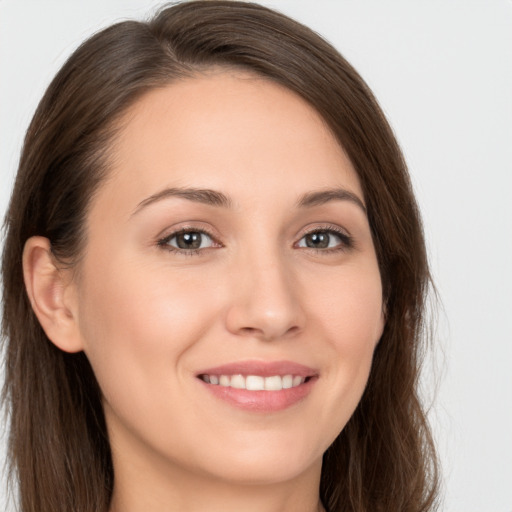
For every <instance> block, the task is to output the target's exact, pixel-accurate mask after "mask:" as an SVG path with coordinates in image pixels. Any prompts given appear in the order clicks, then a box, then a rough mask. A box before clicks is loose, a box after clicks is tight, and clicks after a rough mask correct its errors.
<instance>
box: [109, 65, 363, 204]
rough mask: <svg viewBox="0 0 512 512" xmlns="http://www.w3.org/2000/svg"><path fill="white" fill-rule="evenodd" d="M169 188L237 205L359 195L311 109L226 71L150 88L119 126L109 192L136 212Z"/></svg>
mask: <svg viewBox="0 0 512 512" xmlns="http://www.w3.org/2000/svg"><path fill="white" fill-rule="evenodd" d="M283 185H286V187H285V188H286V191H283ZM172 186H181V187H183V186H188V187H194V186H200V187H202V188H210V189H220V190H223V191H224V192H226V193H227V194H228V195H230V196H231V195H233V196H234V197H235V200H236V198H237V197H240V198H243V197H244V196H247V195H251V196H252V197H254V196H257V195H260V196H267V197H268V195H269V193H270V191H272V190H276V189H277V190H280V191H281V193H283V192H286V193H288V194H290V196H291V195H292V194H295V195H300V194H302V193H303V192H304V189H307V190H310V189H312V188H322V187H332V186H342V187H344V188H349V189H350V190H351V191H352V192H354V193H356V194H358V195H360V197H362V194H361V190H360V185H359V180H358V178H357V175H356V173H355V171H354V169H353V167H352V165H351V162H350V160H349V159H348V157H347V155H346V154H345V152H344V150H343V148H342V147H341V146H340V145H339V144H338V142H337V141H336V139H335V137H334V136H333V135H332V133H331V131H330V129H329V128H328V127H327V125H326V123H325V122H324V120H323V119H322V118H321V116H320V115H319V114H318V113H317V112H316V110H315V109H314V108H312V107H311V106H310V105H309V104H308V103H306V102H305V101H304V100H303V99H301V98H300V97H299V96H298V95H296V94H295V93H293V92H291V91H289V90H288V89H286V88H284V87H282V86H280V85H278V84H276V83H273V82H271V81H269V80H266V79H264V78H261V77H257V76H255V75H252V74H249V73H244V72H240V71H225V70H224V71H211V72H209V73H205V74H203V75H200V76H198V77H195V78H187V79H183V80H180V81H177V82H175V83H173V84H171V85H168V86H166V87H163V88H160V89H156V90H153V91H151V92H149V93H148V94H146V95H145V96H143V97H142V98H141V99H139V100H138V101H137V102H136V103H135V104H134V105H133V106H132V108H130V109H129V111H128V112H127V113H126V115H125V116H124V118H123V119H122V122H121V129H120V131H119V132H118V137H117V139H116V142H115V146H114V148H113V158H112V179H111V180H109V183H108V184H107V186H106V187H105V188H106V189H107V190H106V193H107V192H108V189H109V188H110V189H111V191H113V190H115V191H116V195H118V196H119V195H120V194H121V193H122V194H123V196H124V197H125V198H126V199H127V200H128V202H130V203H132V204H133V203H135V204H138V202H140V200H141V199H143V197H144V196H147V195H150V194H154V193H155V192H156V191H157V190H158V189H159V188H162V187H172Z"/></svg>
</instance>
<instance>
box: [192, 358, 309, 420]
mask: <svg viewBox="0 0 512 512" xmlns="http://www.w3.org/2000/svg"><path fill="white" fill-rule="evenodd" d="M197 378H198V379H199V380H200V381H201V382H202V383H203V385H204V386H205V387H206V389H207V390H208V391H209V392H211V393H212V394H213V395H214V396H216V397H217V398H220V399H222V400H224V401H226V402H228V403H229V404H231V405H234V406H235V407H238V408H242V409H247V410H251V411H260V412H273V411H280V410H283V409H286V408H288V407H290V406H292V405H294V404H296V403H297V402H300V401H302V400H303V399H304V398H305V397H306V396H307V395H308V394H309V392H310V391H311V388H312V386H313V385H314V383H315V382H316V380H317V379H318V371H317V370H315V369H314V368H310V367H307V366H304V365H301V364H298V363H294V362H291V361H272V362H263V361H241V362H236V363H230V364H225V365H222V366H216V367H213V368H206V369H204V370H202V371H201V372H199V373H198V374H197Z"/></svg>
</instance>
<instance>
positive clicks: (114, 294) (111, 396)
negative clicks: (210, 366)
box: [80, 260, 214, 404]
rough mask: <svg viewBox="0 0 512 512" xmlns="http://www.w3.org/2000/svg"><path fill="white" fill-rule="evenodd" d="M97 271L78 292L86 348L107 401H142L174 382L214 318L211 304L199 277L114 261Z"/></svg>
mask: <svg viewBox="0 0 512 512" xmlns="http://www.w3.org/2000/svg"><path fill="white" fill-rule="evenodd" d="M101 269H102V270H101V272H100V271H98V272H96V273H94V274H90V275H93V277H92V278H90V277H88V278H87V279H85V280H84V282H86V283H87V288H86V289H84V290H83V293H82V294H81V301H80V304H81V306H80V328H81V332H82V336H83V338H84V346H85V347H86V348H85V352H86V354H87V356H88V358H89V360H90V362H91V364H92V366H93V369H94V372H95V374H96V377H97V379H98V382H99V384H100V387H101V388H102V391H103V393H104V395H105V398H106V399H107V401H109V402H116V403H120V404H122V403H123V402H125V401H128V402H129V403H132V404H133V403H134V400H135V398H136V397H137V399H138V403H144V402H147V396H148V395H149V394H151V395H152V396H155V397H158V395H159V394H162V392H163V389H165V388H166V386H170V385H171V384H172V383H171V379H172V378H173V376H174V378H176V375H177V371H178V366H179V365H178V363H179V361H180V359H181V358H182V356H183V354H184V353H186V352H187V350H188V349H189V348H190V347H192V346H193V345H194V343H195V342H196V341H197V340H198V339H200V338H201V336H202V333H203V331H204V329H205V328H206V327H207V326H208V325H209V322H210V319H211V318H212V317H214V312H213V307H214V306H213V305H214V302H212V301H211V300H210V297H209V296H208V294H207V293H201V291H200V290H198V287H197V284H198V283H197V280H195V281H194V282H191V281H190V280H189V279H187V278H186V277H185V278H182V279H176V276H173V279H172V280H171V279H166V277H167V275H166V272H165V269H152V270H149V269H147V268H144V267H142V266H141V265H132V264H130V263H126V264H121V263H119V262H118V263H117V264H115V262H113V261H112V260H111V262H110V263H109V265H102V266H101ZM199 312H200V314H199ZM155 377H158V378H155ZM178 377H179V375H178ZM156 384H158V386H156ZM152 386H154V387H158V389H152ZM128 388H129V389H130V392H129V393H127V392H126V389H128ZM138 395H140V396H138ZM144 397H145V398H144Z"/></svg>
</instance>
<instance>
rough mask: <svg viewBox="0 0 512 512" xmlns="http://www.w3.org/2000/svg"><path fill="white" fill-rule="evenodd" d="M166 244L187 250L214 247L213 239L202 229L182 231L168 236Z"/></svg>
mask: <svg viewBox="0 0 512 512" xmlns="http://www.w3.org/2000/svg"><path fill="white" fill-rule="evenodd" d="M166 244H167V245H170V246H171V247H175V248H176V249H180V250H184V251H186V250H197V249H205V248H207V247H212V245H213V240H212V239H211V237H210V236H208V235H207V234H206V233H203V232H201V231H182V232H180V233H176V234H174V235H172V236H171V237H170V238H168V239H167V241H166Z"/></svg>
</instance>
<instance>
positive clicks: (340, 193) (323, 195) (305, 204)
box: [297, 188, 367, 215]
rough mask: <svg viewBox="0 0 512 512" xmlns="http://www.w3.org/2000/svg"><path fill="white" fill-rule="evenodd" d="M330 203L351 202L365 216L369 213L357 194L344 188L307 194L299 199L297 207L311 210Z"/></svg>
mask: <svg viewBox="0 0 512 512" xmlns="http://www.w3.org/2000/svg"><path fill="white" fill-rule="evenodd" d="M330 201H350V202H351V203H354V204H355V205H357V206H358V207H359V208H361V210H363V212H364V213H365V215H366V213H367V212H366V206H365V205H364V203H363V201H362V200H361V199H360V198H359V197H358V196H357V195H356V194H354V193H353V192H350V191H349V190H345V189H344V188H329V189H325V190H318V191H314V192H307V193H306V194H304V195H303V196H302V197H301V198H300V199H299V201H298V202H297V206H298V207H299V208H311V207H313V206H321V205H323V204H325V203H328V202H330Z"/></svg>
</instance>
